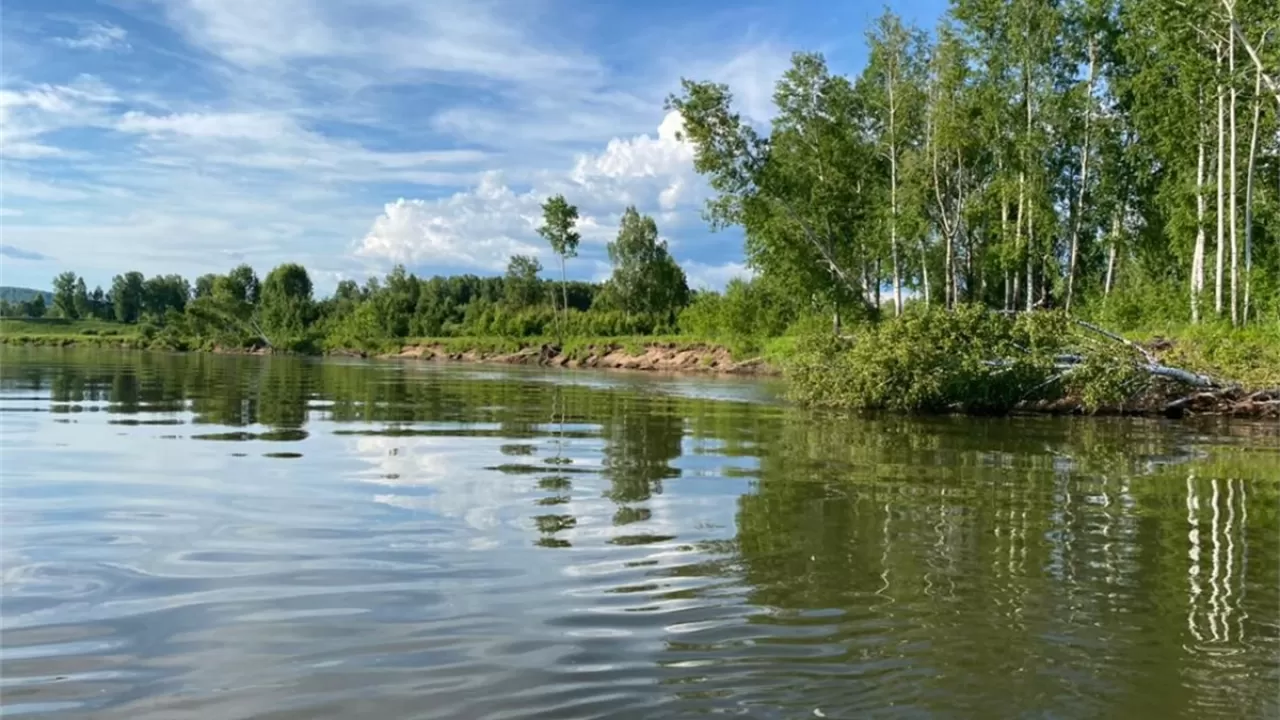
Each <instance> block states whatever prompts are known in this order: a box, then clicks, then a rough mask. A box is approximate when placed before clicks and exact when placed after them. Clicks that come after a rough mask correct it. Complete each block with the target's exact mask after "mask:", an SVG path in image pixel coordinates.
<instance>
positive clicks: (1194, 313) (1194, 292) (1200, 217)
mask: <svg viewBox="0 0 1280 720" xmlns="http://www.w3.org/2000/svg"><path fill="white" fill-rule="evenodd" d="M1202 127H1203V126H1201V129H1202ZM1196 136H1197V137H1196V147H1197V150H1198V152H1197V157H1196V247H1195V251H1194V252H1193V253H1192V256H1191V322H1192V323H1199V322H1200V293H1201V292H1202V291H1203V290H1204V241H1205V238H1204V135H1203V132H1200V131H1198V132H1197V133H1196Z"/></svg>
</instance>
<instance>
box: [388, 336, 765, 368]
mask: <svg viewBox="0 0 1280 720" xmlns="http://www.w3.org/2000/svg"><path fill="white" fill-rule="evenodd" d="M373 357H376V358H380V359H394V360H423V361H439V362H473V363H491V364H501V365H530V366H537V367H560V368H584V369H597V370H639V371H647V372H681V373H705V374H717V375H756V376H776V375H781V374H782V373H781V371H780V370H779V369H778V368H775V367H773V366H771V365H768V364H767V363H765V362H764V360H763V359H761V358H750V359H747V360H734V359H733V357H732V356H731V355H730V353H729V351H728V350H727V349H726V348H724V347H719V346H713V345H677V344H674V343H665V344H664V343H655V344H651V345H646V346H645V347H644V348H643V349H642V350H641V351H640V352H639V353H633V352H630V351H628V350H627V349H626V348H624V347H623V346H621V345H588V346H586V347H585V348H581V349H578V350H576V351H574V352H571V353H565V352H562V351H561V350H560V349H559V348H557V347H555V346H554V345H536V346H529V347H525V348H521V349H520V350H517V351H515V352H485V351H480V350H474V349H473V350H466V351H463V352H458V351H450V350H448V349H447V348H446V347H445V346H444V345H439V344H436V345H406V346H404V347H402V348H401V349H400V351H398V352H394V353H386V354H382V355H375V356H373Z"/></svg>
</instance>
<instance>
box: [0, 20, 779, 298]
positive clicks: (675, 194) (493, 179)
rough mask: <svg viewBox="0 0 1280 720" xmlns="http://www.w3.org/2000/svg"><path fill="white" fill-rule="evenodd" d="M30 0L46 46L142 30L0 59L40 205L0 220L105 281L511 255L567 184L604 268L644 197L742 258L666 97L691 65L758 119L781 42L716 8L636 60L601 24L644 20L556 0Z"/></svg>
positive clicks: (4, 141)
mask: <svg viewBox="0 0 1280 720" xmlns="http://www.w3.org/2000/svg"><path fill="white" fill-rule="evenodd" d="M15 2H17V3H19V4H22V3H31V4H32V8H29V12H28V17H30V18H33V19H32V21H31V22H30V23H28V25H29V26H31V27H35V28H38V29H39V30H38V32H45V33H46V35H45V36H44V37H41V38H31V37H27V38H25V40H28V41H31V43H30V46H31V47H35V48H39V47H44V48H46V52H49V51H48V48H49V47H50V44H51V43H53V44H57V45H59V46H61V47H65V48H73V47H74V48H76V49H79V50H84V51H87V50H110V49H125V48H127V49H129V50H130V52H128V53H127V54H123V53H119V54H114V55H110V56H107V55H102V54H91V53H89V52H66V51H59V52H57V53H56V54H55V53H52V52H50V54H48V55H46V56H44V60H45V61H42V62H39V63H34V62H33V63H27V64H25V65H17V66H14V67H16V68H17V70H16V71H15V70H12V69H10V70H9V74H6V75H5V76H4V77H2V78H0V150H2V152H0V154H2V155H3V170H4V179H5V182H4V191H5V197H6V204H9V205H12V206H13V208H14V209H15V210H17V211H20V212H23V213H24V214H23V215H13V214H10V213H6V223H5V241H6V242H8V243H12V244H13V245H14V246H16V247H24V248H29V247H38V248H40V250H41V251H42V252H46V253H48V254H50V255H52V256H55V257H58V258H67V259H71V258H74V259H75V262H76V263H77V265H78V267H77V269H78V270H80V271H81V272H85V273H88V274H92V273H94V272H96V273H97V276H96V277H94V278H91V280H92V281H93V282H99V281H102V282H105V280H106V279H107V278H109V277H110V275H111V274H114V273H116V272H119V271H121V270H122V269H128V268H130V267H136V268H137V269H140V270H143V271H144V272H173V271H179V272H183V273H186V274H198V273H201V272H208V271H210V270H216V269H225V267H227V266H230V265H232V264H234V263H235V262H239V261H241V260H245V261H248V262H250V263H252V264H254V265H255V266H257V267H259V268H260V269H265V268H266V267H268V266H270V265H272V264H275V263H277V262H282V261H286V260H298V261H303V262H305V263H306V264H307V265H308V267H309V268H310V269H313V270H314V271H315V272H316V274H317V276H318V277H323V278H329V279H332V278H336V277H350V276H357V277H359V276H361V273H362V272H364V271H367V270H370V269H385V268H386V267H387V266H388V265H389V264H391V263H392V262H397V261H399V262H406V263H408V264H410V265H411V266H414V265H416V266H419V269H422V270H424V271H425V270H426V269H427V268H433V269H448V270H472V271H484V272H489V271H497V270H500V269H501V267H502V266H503V265H504V264H505V263H506V260H507V256H508V255H510V254H511V253H513V252H544V250H543V248H544V247H545V243H543V242H542V240H541V239H540V238H539V237H538V236H537V234H536V230H535V228H536V226H537V223H538V221H539V216H540V214H541V210H540V207H539V205H540V203H541V202H542V200H543V199H545V197H546V196H547V195H549V194H553V193H556V192H563V193H565V194H566V195H567V196H568V197H569V198H570V201H571V202H574V203H575V204H577V205H578V206H579V207H580V208H581V210H582V213H583V216H582V220H581V223H580V225H581V229H582V233H583V249H582V252H583V257H582V259H581V260H580V261H579V262H578V263H576V269H577V272H578V273H579V276H584V274H585V273H596V274H599V273H600V272H605V271H607V266H606V265H605V264H604V261H605V259H606V258H605V252H604V243H605V242H607V241H608V240H610V239H612V238H613V236H614V235H615V234H616V231H617V230H616V229H617V223H618V218H619V215H620V213H621V212H622V210H623V209H624V208H625V207H626V206H627V205H629V204H634V205H636V206H637V207H639V208H640V209H641V210H642V211H643V212H648V213H650V214H653V215H654V216H655V217H656V218H657V219H658V221H659V224H660V227H661V229H662V232H663V234H664V236H666V237H669V238H670V239H671V243H672V247H673V248H675V249H676V251H677V253H678V257H679V258H680V259H681V260H682V261H690V262H700V263H705V264H706V266H707V268H713V267H719V266H721V265H723V263H724V262H730V263H732V262H734V261H736V259H737V258H739V257H740V256H741V255H740V247H739V246H738V244H737V243H736V240H735V239H734V238H728V239H727V240H726V239H719V240H715V239H707V238H706V237H705V227H704V225H703V224H702V222H701V221H700V219H699V217H698V213H697V209H698V207H699V206H700V204H701V203H702V201H703V199H704V198H705V197H706V192H707V189H706V186H705V184H704V182H703V181H702V180H701V178H699V177H698V176H697V175H696V173H694V172H693V170H692V161H691V158H692V153H691V151H690V149H689V148H688V146H686V145H684V144H682V143H680V142H678V141H676V140H675V130H676V128H677V127H678V123H679V118H678V116H674V115H667V116H664V114H663V110H662V98H663V96H665V95H666V94H667V93H668V92H671V91H673V90H675V89H676V84H677V80H678V77H679V74H689V75H691V76H694V77H708V78H711V79H716V80H724V81H727V82H730V83H733V84H734V86H735V89H739V93H740V97H741V98H742V99H743V102H744V105H745V107H747V109H748V113H749V115H750V116H751V117H752V118H753V119H758V118H757V116H760V117H761V118H764V117H767V116H768V115H769V114H770V112H771V111H770V109H769V108H770V107H771V105H770V102H769V97H768V94H769V88H770V86H771V83H772V80H773V79H775V78H776V73H777V72H778V68H780V67H782V66H784V65H785V63H786V57H787V54H786V53H785V52H782V51H781V50H779V47H780V46H777V45H774V44H771V43H769V42H768V41H767V39H759V40H758V41H757V39H755V38H754V37H753V39H752V41H751V42H749V43H746V44H735V43H734V42H733V41H732V38H730V37H727V36H726V33H725V31H724V30H723V27H724V23H718V24H716V26H715V29H714V32H713V33H712V34H710V35H707V34H706V33H704V32H703V31H702V30H695V31H691V32H693V33H694V34H693V35H687V36H682V37H681V41H680V42H679V43H672V44H667V43H656V44H652V45H651V47H649V48H648V49H649V50H651V51H652V56H646V55H645V54H644V53H643V52H640V53H635V54H634V56H632V53H630V52H628V55H627V56H620V55H618V54H616V53H615V51H614V50H612V49H611V48H610V47H609V43H608V42H607V40H608V38H607V37H606V36H607V35H608V34H609V33H610V32H613V33H615V36H626V37H631V36H632V35H633V33H632V32H631V30H630V29H629V28H628V29H626V30H625V31H623V30H619V29H618V28H621V27H623V26H622V25H618V26H617V27H615V28H613V29H612V30H610V29H609V28H607V27H604V26H603V25H602V24H601V18H600V17H596V14H597V11H596V9H595V8H594V7H593V8H592V9H591V10H590V11H584V12H581V13H576V14H575V15H574V16H573V17H572V18H568V19H566V17H565V16H564V15H563V13H562V12H561V9H558V8H557V7H556V2H555V0H528V1H526V0H484V1H483V2H472V3H452V4H450V3H422V2H417V1H416V0H271V1H269V2H267V1H264V0H131V1H130V2H128V3H122V4H115V5H113V6H112V10H111V12H112V13H113V14H112V15H111V18H112V19H115V20H118V21H119V22H121V23H122V24H123V25H124V26H125V27H127V28H128V31H127V32H126V31H125V30H124V29H123V28H121V27H120V26H117V25H114V24H112V23H110V22H106V20H105V18H102V17H99V18H96V19H92V18H89V17H86V18H83V19H76V20H67V19H60V20H57V22H58V23H61V24H62V27H63V28H65V26H66V23H67V22H72V23H73V24H75V27H76V28H77V29H78V32H77V33H76V34H75V35H73V36H71V37H64V36H65V35H67V33H66V32H62V33H61V35H54V34H50V33H49V31H48V29H47V28H48V25H49V22H48V21H47V18H46V17H45V16H43V15H40V12H39V11H40V8H41V7H42V6H41V5H39V3H38V0H15ZM9 10H10V8H9V6H8V3H6V11H7V15H6V21H9V20H10V14H9V13H8V11H9ZM86 10H88V9H87V8H86ZM97 10H100V8H95V10H94V11H95V12H96V11H97ZM599 12H600V13H614V12H622V11H620V10H616V9H614V8H609V9H604V8H601V9H599ZM626 12H630V11H629V10H627V11H626ZM121 13H124V14H121ZM85 14H86V16H87V15H89V13H88V12H87V11H86V13H85ZM125 14H127V15H128V16H131V20H136V22H132V21H131V22H126V21H125V20H124V19H123V18H125V17H126V15H125ZM726 18H727V19H726V22H728V21H732V20H733V16H726ZM685 25H687V24H686V23H683V22H682V23H681V26H682V27H684V26H685ZM695 25H696V23H695ZM11 27H12V26H11ZM601 31H605V32H601ZM6 32H9V30H6ZM682 32H686V31H682ZM708 32H710V31H708ZM648 33H649V34H648V35H647V36H646V37H649V38H658V37H660V36H661V29H660V28H650V30H649V31H648ZM642 34H643V33H642ZM8 37H9V36H6V39H8ZM698 37H702V39H703V40H706V42H703V43H701V44H699V42H697V39H698ZM711 39H714V40H715V42H710V40H711ZM643 48H644V44H643V43H638V44H637V45H636V46H635V47H634V48H632V49H643ZM677 71H678V72H677ZM571 269H572V268H571ZM691 274H692V273H691ZM704 274H705V275H707V277H708V278H713V277H718V276H715V275H714V272H713V271H712V270H707V272H706V273H704ZM710 282H713V283H715V282H717V281H716V280H714V279H713V280H710ZM321 289H323V287H322V288H321Z"/></svg>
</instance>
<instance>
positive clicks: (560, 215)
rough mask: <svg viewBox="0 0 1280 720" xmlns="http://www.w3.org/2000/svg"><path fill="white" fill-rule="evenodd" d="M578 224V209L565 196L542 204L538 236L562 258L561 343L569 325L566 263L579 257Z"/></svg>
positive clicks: (556, 197) (553, 198) (551, 198)
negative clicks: (576, 226)
mask: <svg viewBox="0 0 1280 720" xmlns="http://www.w3.org/2000/svg"><path fill="white" fill-rule="evenodd" d="M577 222H578V208H576V207H574V206H573V205H570V204H569V202H568V201H567V200H565V199H564V196H563V195H555V196H553V197H550V198H548V199H547V201H546V202H544V203H543V204H542V225H541V226H539V227H538V234H539V235H541V236H542V237H543V239H545V240H546V241H547V243H548V244H550V245H551V251H552V252H554V253H555V254H556V255H559V256H560V292H561V297H562V300H563V303H562V307H563V310H564V314H563V318H564V319H563V321H562V322H561V324H560V342H561V343H563V342H564V334H565V332H566V331H567V330H568V324H569V287H568V276H567V274H566V272H565V261H566V260H568V259H569V258H571V257H577V255H578V241H579V240H580V236H579V235H578V231H577V230H575V229H574V226H575V225H576V224H577Z"/></svg>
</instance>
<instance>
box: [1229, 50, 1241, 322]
mask: <svg viewBox="0 0 1280 720" xmlns="http://www.w3.org/2000/svg"><path fill="white" fill-rule="evenodd" d="M1235 39H1236V36H1235V35H1231V36H1229V37H1228V43H1227V47H1228V50H1227V69H1228V71H1229V72H1230V80H1231V107H1230V110H1229V117H1230V120H1231V166H1230V172H1231V182H1230V187H1231V211H1230V213H1229V214H1228V217H1229V218H1230V222H1231V324H1232V325H1238V324H1239V323H1240V318H1239V315H1238V312H1239V307H1240V306H1239V303H1237V301H1236V298H1237V291H1238V288H1239V284H1240V250H1239V246H1238V245H1237V242H1236V237H1237V233H1238V230H1239V224H1238V223H1237V222H1236V208H1237V206H1239V204H1240V203H1239V201H1238V200H1237V195H1236V176H1237V173H1236V82H1235V75H1236V42H1235Z"/></svg>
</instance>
